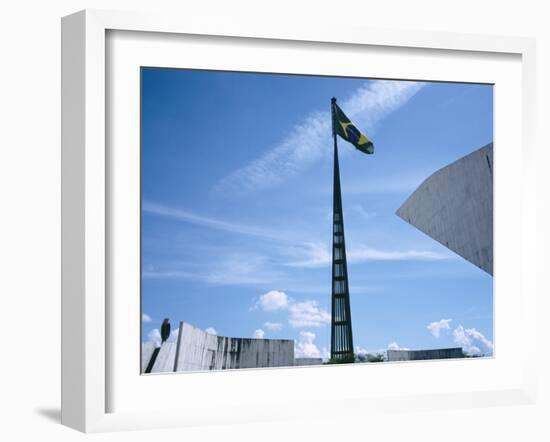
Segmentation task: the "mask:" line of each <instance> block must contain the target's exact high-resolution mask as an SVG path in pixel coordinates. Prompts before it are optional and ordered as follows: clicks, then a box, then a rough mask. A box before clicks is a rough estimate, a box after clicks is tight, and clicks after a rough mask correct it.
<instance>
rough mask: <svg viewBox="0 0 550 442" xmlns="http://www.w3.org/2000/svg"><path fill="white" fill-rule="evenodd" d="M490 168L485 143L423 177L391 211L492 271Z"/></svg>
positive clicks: (490, 149) (490, 153)
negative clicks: (394, 209) (422, 180)
mask: <svg viewBox="0 0 550 442" xmlns="http://www.w3.org/2000/svg"><path fill="white" fill-rule="evenodd" d="M493 169H494V167H493V143H490V144H488V145H486V146H484V147H482V148H481V149H478V150H476V151H474V152H472V153H471V154H469V155H466V156H465V157H463V158H460V159H459V160H457V161H455V162H453V163H451V164H449V165H448V166H445V167H444V168H442V169H440V170H438V171H436V172H435V173H433V174H432V175H431V176H429V177H428V178H426V180H425V181H424V182H423V183H422V184H421V185H420V186H419V187H418V189H416V190H415V191H414V192H413V193H412V195H411V196H410V197H409V198H408V199H407V200H406V201H405V202H404V203H403V205H402V206H401V207H400V208H399V209H398V210H397V212H396V213H397V215H398V216H399V217H401V218H402V219H404V220H405V221H406V222H408V223H410V224H412V225H413V226H415V227H416V228H417V229H419V230H421V231H422V232H424V233H425V234H426V235H428V236H430V237H431V238H433V239H435V240H436V241H438V242H439V243H441V244H443V245H444V246H445V247H447V248H449V249H450V250H452V251H453V252H455V253H457V254H458V255H460V256H462V257H463V258H464V259H466V260H468V261H469V262H471V263H472V264H474V265H476V266H477V267H479V268H481V269H483V270H484V271H486V272H487V273H489V274H491V275H492V274H493Z"/></svg>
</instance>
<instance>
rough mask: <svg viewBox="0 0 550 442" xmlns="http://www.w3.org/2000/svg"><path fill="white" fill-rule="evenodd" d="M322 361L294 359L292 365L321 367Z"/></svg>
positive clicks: (317, 359)
mask: <svg viewBox="0 0 550 442" xmlns="http://www.w3.org/2000/svg"><path fill="white" fill-rule="evenodd" d="M322 363H323V360H322V359H321V358H296V359H294V365H296V366H304V365H321V364H322Z"/></svg>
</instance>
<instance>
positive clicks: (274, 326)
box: [264, 321, 283, 331]
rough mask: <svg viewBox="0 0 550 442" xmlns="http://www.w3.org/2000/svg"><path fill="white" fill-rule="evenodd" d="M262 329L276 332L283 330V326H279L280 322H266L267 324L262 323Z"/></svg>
mask: <svg viewBox="0 0 550 442" xmlns="http://www.w3.org/2000/svg"><path fill="white" fill-rule="evenodd" d="M264 327H265V328H267V329H268V330H272V331H278V330H281V329H282V328H283V324H281V323H280V322H269V321H267V322H264Z"/></svg>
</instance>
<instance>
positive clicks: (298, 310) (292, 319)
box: [252, 290, 330, 330]
mask: <svg viewBox="0 0 550 442" xmlns="http://www.w3.org/2000/svg"><path fill="white" fill-rule="evenodd" d="M252 309H260V310H263V311H264V312H274V311H281V310H284V311H286V312H287V313H288V323H289V324H290V325H291V326H292V327H295V328H300V327H321V326H323V325H326V324H330V314H329V313H328V312H327V311H326V310H324V309H322V308H320V307H319V306H318V305H317V301H313V300H306V301H301V302H296V301H295V300H293V299H291V298H289V297H288V295H287V294H286V293H285V292H281V291H278V290H271V291H269V292H267V293H265V294H263V295H262V296H260V299H259V300H258V301H257V302H256V303H255V304H254V307H253V308H252ZM264 326H265V327H266V328H267V329H270V330H280V328H281V327H282V324H280V323H274V322H266V323H265V324H264Z"/></svg>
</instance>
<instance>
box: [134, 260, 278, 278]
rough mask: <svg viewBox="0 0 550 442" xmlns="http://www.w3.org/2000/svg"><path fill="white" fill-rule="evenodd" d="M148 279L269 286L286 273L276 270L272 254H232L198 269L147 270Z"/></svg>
mask: <svg viewBox="0 0 550 442" xmlns="http://www.w3.org/2000/svg"><path fill="white" fill-rule="evenodd" d="M143 277H144V278H148V279H189V280H193V281H199V282H202V283H205V284H210V285H216V286H228V285H229V286H230V285H252V286H254V285H262V286H263V285H265V284H267V283H274V282H276V281H279V280H281V279H282V278H283V277H284V274H283V273H282V272H280V271H278V270H274V269H273V266H272V265H270V260H269V259H268V257H266V256H264V255H261V254H258V253H229V254H227V255H223V256H221V257H220V258H219V259H218V260H213V261H209V262H207V263H205V264H204V265H203V266H201V268H200V269H196V270H195V271H185V270H160V271H159V270H155V271H144V272H143Z"/></svg>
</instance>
